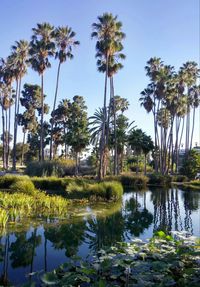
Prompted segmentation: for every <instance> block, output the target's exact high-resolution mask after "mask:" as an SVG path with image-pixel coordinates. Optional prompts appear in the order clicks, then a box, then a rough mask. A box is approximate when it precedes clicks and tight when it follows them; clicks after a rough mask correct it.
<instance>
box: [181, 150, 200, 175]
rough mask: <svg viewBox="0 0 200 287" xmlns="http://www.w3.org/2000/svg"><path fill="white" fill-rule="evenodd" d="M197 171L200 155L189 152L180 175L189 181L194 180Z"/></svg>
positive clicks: (193, 151)
mask: <svg viewBox="0 0 200 287" xmlns="http://www.w3.org/2000/svg"><path fill="white" fill-rule="evenodd" d="M199 171H200V154H199V153H198V152H197V151H195V150H191V151H189V153H188V155H187V154H186V155H185V158H184V160H183V164H182V168H181V169H180V173H181V174H183V175H186V176H187V177H188V178H189V179H194V178H195V176H196V174H197V172H199Z"/></svg>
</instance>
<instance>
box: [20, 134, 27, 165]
mask: <svg viewBox="0 0 200 287" xmlns="http://www.w3.org/2000/svg"><path fill="white" fill-rule="evenodd" d="M25 137H26V130H24V135H23V143H22V157H21V165H23V164H24V144H25Z"/></svg>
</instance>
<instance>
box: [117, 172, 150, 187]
mask: <svg viewBox="0 0 200 287" xmlns="http://www.w3.org/2000/svg"><path fill="white" fill-rule="evenodd" d="M121 183H122V185H123V186H124V187H130V188H132V187H135V186H138V185H139V186H146V184H147V183H148V177H147V176H144V175H131V174H123V175H122V176H121Z"/></svg>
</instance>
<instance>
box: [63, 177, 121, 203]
mask: <svg viewBox="0 0 200 287" xmlns="http://www.w3.org/2000/svg"><path fill="white" fill-rule="evenodd" d="M66 194H67V197H68V198H70V199H82V198H88V199H91V200H113V201H116V200H118V199H120V198H121V197H122V195H123V187H122V185H121V183H119V182H115V181H111V182H100V183H87V182H84V181H82V182H81V181H79V182H75V181H74V182H71V183H70V184H69V185H68V186H67V187H66Z"/></svg>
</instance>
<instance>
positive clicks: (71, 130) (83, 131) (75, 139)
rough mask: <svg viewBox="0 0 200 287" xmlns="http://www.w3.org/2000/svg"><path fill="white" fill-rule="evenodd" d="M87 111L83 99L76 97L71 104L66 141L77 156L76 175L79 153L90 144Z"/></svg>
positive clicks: (76, 172)
mask: <svg viewBox="0 0 200 287" xmlns="http://www.w3.org/2000/svg"><path fill="white" fill-rule="evenodd" d="M86 110H87V107H86V106H85V102H84V100H83V97H81V96H74V97H73V102H72V103H69V119H68V131H67V136H66V140H67V143H68V144H69V145H70V146H71V148H72V151H73V152H75V155H76V170H75V174H76V175H77V174H78V157H79V153H80V152H81V151H82V150H83V149H84V148H85V147H86V146H87V145H88V143H89V131H88V119H87V112H86Z"/></svg>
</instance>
